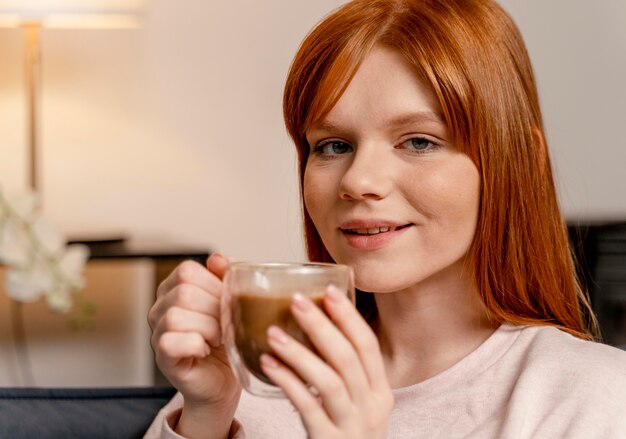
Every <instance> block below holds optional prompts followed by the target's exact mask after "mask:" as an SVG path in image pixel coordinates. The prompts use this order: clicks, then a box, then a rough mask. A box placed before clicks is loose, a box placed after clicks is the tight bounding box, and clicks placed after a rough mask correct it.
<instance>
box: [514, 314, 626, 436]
mask: <svg viewBox="0 0 626 439" xmlns="http://www.w3.org/2000/svg"><path fill="white" fill-rule="evenodd" d="M512 328H513V327H512ZM515 328H517V332H518V337H517V338H516V340H515V342H514V343H513V345H512V346H511V349H510V350H509V352H508V353H507V356H509V357H510V358H509V359H510V361H509V363H508V364H509V366H512V368H513V369H515V370H514V371H511V374H512V377H513V379H512V380H511V385H512V388H511V393H510V397H509V404H510V407H511V409H512V411H515V412H516V413H517V414H518V417H519V418H523V419H525V420H526V421H528V420H529V419H532V420H534V422H530V424H532V425H534V426H535V427H536V430H535V434H533V435H531V437H572V438H574V437H576V438H578V437H611V438H612V437H623V436H621V435H622V434H623V432H624V430H625V429H626V418H624V416H623V413H624V411H625V410H626V351H622V350H620V349H617V348H615V347H612V346H608V345H604V344H601V343H595V342H591V341H586V340H581V339H579V338H576V337H574V336H572V335H570V334H567V333H565V332H563V331H561V330H559V329H556V328H554V327H549V326H527V327H515ZM512 330H515V329H512ZM522 414H523V415H522Z"/></svg>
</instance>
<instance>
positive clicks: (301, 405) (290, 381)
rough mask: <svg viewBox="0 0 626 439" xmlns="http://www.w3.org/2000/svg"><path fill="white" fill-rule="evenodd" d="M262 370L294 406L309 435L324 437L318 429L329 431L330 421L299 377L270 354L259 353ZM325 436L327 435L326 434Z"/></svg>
mask: <svg viewBox="0 0 626 439" xmlns="http://www.w3.org/2000/svg"><path fill="white" fill-rule="evenodd" d="M261 368H262V369H263V372H264V373H265V374H266V375H267V376H268V378H270V379H271V380H272V382H273V383H274V384H276V385H277V386H278V387H280V388H281V389H282V390H283V392H285V395H286V396H287V398H289V400H290V401H291V403H292V404H293V406H294V407H295V408H296V410H297V411H298V413H300V417H301V419H302V423H303V424H304V427H305V429H306V430H307V432H308V433H309V436H317V437H324V436H325V435H321V434H317V433H318V432H319V431H320V430H325V431H329V430H330V429H331V428H332V423H331V421H330V420H329V418H328V415H327V414H326V412H325V411H324V408H323V407H322V405H321V404H320V403H319V401H318V399H317V398H316V397H315V395H313V394H312V393H311V391H310V390H309V389H308V388H307V387H306V385H305V384H304V383H303V382H302V380H300V378H299V377H298V376H297V375H296V374H295V373H294V372H293V371H291V370H290V369H289V368H288V367H285V366H284V365H282V364H280V363H279V362H278V361H277V360H276V359H275V358H273V357H272V356H271V355H267V354H263V355H261ZM326 437H327V435H326Z"/></svg>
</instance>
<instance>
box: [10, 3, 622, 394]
mask: <svg viewBox="0 0 626 439" xmlns="http://www.w3.org/2000/svg"><path fill="white" fill-rule="evenodd" d="M342 3H344V2H343V1H338V0H316V1H310V0H296V1H293V0H265V1H263V2H258V1H256V0H240V1H227V0H209V1H207V0H183V1H176V2H173V1H170V0H148V1H146V2H145V3H144V5H143V9H142V12H141V22H142V25H141V27H139V28H133V29H114V30H111V29H106V30H83V29H49V30H48V29H43V31H42V36H41V54H42V58H41V63H42V64H41V68H42V70H41V80H42V87H41V96H40V105H41V114H40V118H39V120H40V126H41V145H40V146H41V150H40V157H41V163H40V165H39V174H40V176H41V181H40V187H41V194H42V203H43V213H44V214H45V216H46V217H47V218H49V219H50V220H51V221H53V222H54V223H55V224H57V225H58V226H59V227H60V228H61V230H62V231H63V232H64V233H65V234H66V235H68V236H70V237H73V236H78V237H81V238H83V237H91V236H96V237H105V238H107V237H113V238H115V237H124V238H126V239H130V240H139V241H141V242H143V243H148V244H147V245H152V244H155V243H157V244H158V246H159V248H160V250H159V251H157V252H155V253H152V254H148V253H149V252H145V251H143V252H142V251H139V252H136V253H133V254H132V255H130V257H129V258H126V259H125V261H126V262H127V263H128V262H129V261H133V263H136V264H138V267H139V268H137V273H139V274H137V275H136V277H134V278H132V276H135V274H132V273H131V274H129V276H131V278H132V279H135V280H129V281H128V282H126V283H124V282H122V283H120V286H119V287H115V289H116V291H118V292H119V291H121V290H122V289H124V286H122V284H123V285H126V288H127V289H128V286H129V285H135V286H134V287H132V288H130V291H126V292H125V293H124V294H125V295H126V296H124V297H132V296H130V295H131V293H132V294H140V295H141V297H140V298H139V299H137V298H135V299H132V300H135V301H136V302H133V304H130V305H128V307H129V309H130V310H131V311H129V312H131V313H130V314H128V316H129V317H127V318H126V317H125V318H124V319H123V321H120V319H119V318H115V315H116V313H118V314H119V313H121V312H122V311H120V310H122V309H125V308H124V306H126V305H123V304H120V303H118V302H117V300H119V296H115V295H112V293H111V289H110V283H109V282H110V280H111V279H112V278H115V276H116V275H115V273H119V272H116V271H115V270H118V269H119V267H118V266H106V267H104V266H103V265H98V263H100V264H114V265H115V264H117V263H118V262H119V261H118V260H117V259H115V260H114V261H113V260H107V261H99V262H98V261H93V263H90V264H91V267H89V266H88V279H87V280H88V290H87V291H88V293H89V294H92V296H91V298H92V300H93V301H94V302H96V304H99V313H98V314H97V315H96V325H95V326H96V330H99V331H103V328H107V327H108V328H109V329H110V330H112V329H111V328H118V330H119V328H121V327H122V326H123V325H124V321H126V320H133V319H136V321H138V322H140V324H139V325H138V327H135V326H137V325H135V323H133V324H132V325H131V326H130V327H128V328H126V329H123V331H122V332H123V333H124V334H126V335H127V334H128V331H135V333H136V335H135V336H133V337H134V338H132V340H133V341H132V342H131V341H128V340H126V339H125V338H123V337H122V338H120V339H117V340H118V341H117V343H118V344H119V343H132V344H126V345H124V346H123V347H122V348H119V347H118V350H120V352H122V353H121V354H120V358H122V360H120V361H122V362H121V363H120V366H119V368H117V369H115V368H113V369H114V370H113V371H112V372H111V373H110V375H106V374H105V373H104V372H102V374H101V375H98V374H97V373H96V372H93V370H94V369H98V367H99V366H98V365H97V363H98V361H97V359H93V364H88V365H86V366H85V367H86V368H89V369H90V370H91V372H90V373H87V374H86V375H85V376H83V375H80V374H78V375H76V374H74V376H73V377H68V376H67V373H65V375H63V373H58V374H56V375H54V374H53V375H46V373H49V372H44V371H43V370H41V371H39V372H37V371H35V372H36V373H35V375H36V376H35V381H36V383H37V384H42V383H43V384H49V383H56V384H60V385H92V384H93V385H96V384H100V385H103V384H105V385H131V384H149V383H151V382H153V380H154V379H155V377H154V371H153V370H152V369H151V363H150V361H151V352H150V350H149V346H148V345H147V342H146V340H147V337H148V335H149V331H148V329H147V325H145V312H146V310H147V308H148V307H149V304H150V303H151V300H152V295H153V294H154V289H155V288H156V285H157V284H158V281H157V280H156V279H157V278H158V276H156V275H155V273H156V272H157V271H159V270H161V271H163V270H164V268H163V266H157V265H158V264H156V265H154V266H150V267H152V268H150V267H148V268H146V265H145V264H146V261H148V262H150V261H152V262H154V261H157V262H158V256H159V255H161V256H163V254H168V253H175V254H176V255H178V256H181V255H184V253H185V251H178V252H169V251H168V246H172V247H176V248H181V247H184V248H187V249H189V251H188V253H190V254H192V255H196V256H202V254H203V252H207V253H208V252H210V251H216V250H219V251H221V252H224V253H227V254H230V255H233V256H235V257H237V258H238V259H248V260H262V259H274V260H301V259H304V257H305V254H304V250H303V242H302V239H301V236H300V234H301V228H300V206H299V200H298V195H299V194H298V186H297V177H296V156H295V152H294V148H293V146H292V145H291V142H290V141H289V139H288V136H287V134H286V131H285V128H284V125H283V121H282V102H281V99H282V87H283V84H284V80H285V77H286V74H287V71H288V68H289V65H290V62H291V59H292V56H293V55H294V53H295V51H296V50H297V47H298V45H299V43H300V41H301V40H302V38H303V37H304V36H305V35H306V33H307V32H308V30H309V29H310V28H311V27H312V26H313V25H314V24H315V23H316V22H317V21H318V20H319V19H320V18H321V17H322V16H324V15H325V14H326V13H327V12H329V11H330V10H331V9H333V8H335V7H336V6H338V5H340V4H342ZM500 3H501V4H502V5H503V6H504V8H505V9H507V10H508V11H509V13H510V14H511V15H512V16H513V18H514V20H515V21H516V22H517V24H518V26H519V27H520V29H521V32H522V34H523V36H524V38H525V40H526V43H527V46H528V50H529V52H530V55H531V58H532V60H533V63H534V68H535V71H536V75H537V80H538V85H539V92H540V96H541V102H542V105H543V111H544V118H545V123H546V130H547V138H548V144H549V148H550V152H551V154H552V160H553V165H554V168H555V174H556V178H557V184H558V189H559V195H560V199H561V203H562V207H563V210H564V212H565V215H566V217H567V219H568V221H569V222H570V223H572V224H577V223H581V224H587V223H604V222H615V221H626V195H624V193H625V191H624V188H625V187H626V172H624V167H625V165H626V141H625V140H624V136H623V134H622V130H623V127H624V126H626V111H625V110H624V102H626V85H625V84H624V78H626V2H624V1H622V0H603V1H602V2H594V3H593V5H591V4H590V3H589V2H588V1H586V0H551V1H549V2H545V1H542V0H526V1H524V2H520V1H517V0H502V1H501V2H500ZM23 52H24V50H23V43H22V34H21V31H20V29H0V63H1V66H2V68H1V69H0V188H2V190H3V191H4V192H5V193H8V194H11V193H20V192H22V191H24V190H26V189H27V188H28V185H29V184H28V179H27V169H28V160H29V157H28V154H27V148H26V146H25V132H26V125H27V120H26V117H25V114H26V108H25V100H24V64H23V56H24V53H23ZM537 214H541V212H537ZM128 256H129V255H126V257H128ZM170 262H171V261H170ZM103 267H104V268H103ZM125 267H126V268H125V269H127V268H128V264H126V265H125ZM165 268H167V269H169V266H166V267H165ZM109 269H111V270H113V271H111V272H110V273H113V274H107V273H109V272H108V271H106V270H109ZM89 270H92V271H93V270H95V272H97V273H95V272H94V273H95V274H94V273H92V274H89V273H91V272H90V271H89ZM102 270H104V272H103V271H102ZM146 270H148V272H149V274H147V275H146V274H145V272H146ZM125 273H126V272H125ZM161 275H162V274H161ZM90 276H92V278H91V282H90ZM123 276H126V274H123ZM141 276H148V277H149V278H150V281H149V282H144V281H142V280H141V279H143V278H142V277H141ZM137 279H139V280H137ZM118 280H119V278H118ZM133 282H135V283H133ZM89 288H91V289H92V290H89ZM107 288H108V289H107ZM138 290H141V291H140V292H138ZM90 291H91V292H92V293H90ZM96 291H98V292H99V293H97V294H100V296H102V297H104V298H107V299H106V300H113V302H114V304H110V303H109V302H106V300H105V299H104V298H100V299H98V298H96V296H95V295H94V294H96V293H95V292H96ZM89 294H87V295H88V296H89ZM1 296H4V295H1ZM100 296H98V297H100ZM3 299H4V298H3ZM100 301H102V302H100ZM107 303H109V304H108V305H107ZM29 306H30V308H29V310H27V315H26V320H27V326H28V325H31V326H28V328H30V329H28V331H30V334H31V335H32V337H36V335H35V334H40V333H41V330H37V329H36V328H37V325H43V323H42V321H43V320H45V318H48V317H44V316H47V315H48V314H50V313H49V311H47V310H44V309H43V308H42V309H39V310H37V309H36V307H37V306H39V305H29ZM40 308H41V306H40ZM30 309H32V311H31V310H30ZM106 310H109V311H106ZM3 312H4V311H3ZM108 312H110V313H111V314H107V313H108ZM28 313H32V315H31V316H30V317H29V314H28ZM119 315H121V314H119ZM118 317H119V316H118ZM50 318H54V319H56V320H55V322H54V323H50V325H52V326H51V327H54V328H57V329H56V330H58V331H60V332H62V335H59V337H58V338H56V339H55V340H56V341H55V343H61V344H59V345H58V346H63V347H62V348H58V347H57V348H56V352H57V353H58V352H59V351H62V352H69V350H70V349H71V347H67V346H65V345H64V344H63V343H65V342H66V340H67V338H68V337H69V338H72V337H74V338H75V339H76V340H75V343H76V346H75V349H76V350H77V351H78V352H81V350H82V352H84V347H81V346H83V345H82V344H81V343H83V344H84V343H92V344H94V343H95V342H93V340H94V337H95V335H85V333H84V332H83V333H81V334H78V335H77V334H76V333H73V332H63V331H64V330H63V329H61V328H62V327H64V326H63V325H62V324H61V323H59V322H61V320H59V319H61V318H60V317H50ZM29 319H30V320H29ZM5 320H6V319H5ZM107 325H108V326H107ZM98 328H99V329H98ZM96 330H94V331H96ZM0 331H4V333H5V334H8V333H9V332H10V328H9V327H8V326H6V327H2V326H0ZM28 331H27V332H28ZM104 332H106V330H105V331H104ZM1 335H2V332H0V336H1ZM126 335H124V337H126ZM102 336H103V337H105V338H106V337H107V335H106V334H105V335H102ZM7 337H8V336H7ZM32 337H31V339H32ZM47 337H50V334H48V335H47ZM120 337H121V336H120ZM7 340H8V338H7ZM120 340H121V341H120ZM6 343H9V342H8V341H6ZM32 343H35V344H36V342H35V341H33V342H32ZM113 344H114V343H113ZM39 345H40V346H43V347H46V346H47V348H45V349H44V350H45V352H44V353H37V352H34V351H32V352H31V357H33V358H35V360H33V361H34V363H41V362H44V361H48V362H49V356H50V355H54V354H53V353H51V352H50V346H51V344H50V341H49V340H48V339H46V340H44V341H41V342H40V343H39ZM32 346H33V345H31V348H29V349H34V348H32ZM94 346H97V345H96V344H94ZM7 349H8V348H7ZM42 349H43V348H42ZM94 349H96V348H94ZM111 349H113V348H111ZM53 352H54V350H53ZM138 352H141V358H142V360H141V361H139V362H138V361H136V358H137V355H138V354H137V353H138ZM80 356H81V355H78V354H77V356H76V358H78V357H80ZM83 356H84V355H83ZM31 360H32V358H31ZM7 361H8V360H7ZM58 361H59V363H58V364H59V368H60V369H63V368H66V363H63V362H62V360H61V359H59V360H58ZM74 361H78V360H74ZM133 361H134V363H140V364H142V366H141V367H142V368H143V369H142V371H140V372H137V373H135V372H133V373H132V374H130V375H128V376H126V377H124V375H123V373H124V372H123V370H124V369H126V370H127V369H129V368H127V367H125V366H124V365H125V364H127V363H124V362H128V363H131V362H133ZM10 367H14V368H15V367H19V366H15V365H13V366H6V368H10ZM36 367H37V366H35V368H36ZM100 368H101V366H100ZM0 369H1V367H0ZM7 370H8V369H7ZM14 375H16V374H14ZM105 375H106V376H105ZM78 376H80V379H78V378H77V377H78ZM0 378H1V377H0ZM11 380H13V381H11ZM16 380H17V381H19V379H18V378H15V377H14V378H11V377H7V378H6V379H5V382H6V383H9V384H11V383H15V382H16ZM1 381H2V380H1V379H0V384H1Z"/></svg>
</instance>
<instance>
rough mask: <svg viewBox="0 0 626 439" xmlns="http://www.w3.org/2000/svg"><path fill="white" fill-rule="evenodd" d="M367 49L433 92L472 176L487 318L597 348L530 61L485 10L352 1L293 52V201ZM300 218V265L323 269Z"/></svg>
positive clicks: (472, 259) (513, 30)
mask: <svg viewBox="0 0 626 439" xmlns="http://www.w3.org/2000/svg"><path fill="white" fill-rule="evenodd" d="M376 45H380V46H385V47H388V48H391V49H393V50H396V51H398V52H399V53H400V54H402V55H403V56H404V58H405V59H406V60H407V62H408V63H410V64H411V65H412V66H413V67H414V68H415V73H416V75H420V76H421V77H422V78H423V79H425V80H426V81H427V82H428V83H429V84H430V86H431V87H432V89H433V91H434V93H435V95H436V96H437V98H438V100H439V103H440V105H441V107H442V109H443V115H444V118H445V121H446V123H447V125H448V127H449V129H450V131H451V133H452V136H453V138H454V141H455V144H456V146H457V147H458V148H459V149H460V150H461V151H463V152H464V153H465V154H467V155H468V156H469V157H470V158H471V159H472V160H473V161H474V163H475V165H476V167H477V168H478V170H479V173H480V175H481V201H480V207H479V215H478V224H477V229H476V234H475V236H474V241H473V243H472V246H471V248H470V251H469V254H468V260H467V261H468V264H470V265H469V266H470V267H472V268H471V271H472V272H473V276H474V280H475V282H476V284H477V287H478V291H479V294H480V297H481V300H482V302H483V303H484V305H485V308H486V309H487V311H488V313H489V316H490V318H491V319H492V320H493V321H494V322H510V323H513V324H534V325H537V324H540V325H553V326H556V327H559V328H561V329H563V330H565V331H567V332H569V333H571V334H574V335H576V336H578V337H580V338H585V339H594V338H596V337H597V335H598V332H597V324H596V321H595V318H594V316H593V313H592V312H591V308H590V306H589V301H588V299H587V296H586V294H585V293H584V292H583V290H582V289H581V287H580V284H579V282H578V280H577V278H576V274H575V269H574V263H573V258H572V253H571V251H570V245H569V240H568V236H567V228H566V226H565V222H564V220H563V218H562V215H561V213H560V209H559V206H558V201H557V195H556V189H555V185H554V181H553V177H552V171H551V166H550V160H549V157H548V153H547V145H546V141H545V137H544V134H543V133H544V129H543V122H542V116H541V111H540V108H539V99H538V94H537V87H536V84H535V79H534V75H533V72H532V67H531V64H530V60H529V57H528V54H527V51H526V48H525V45H524V42H523V40H522V38H521V35H520V33H519V31H518V30H517V27H516V26H515V24H514V23H513V21H512V20H511V18H510V17H509V16H508V15H507V14H506V12H504V11H503V10H502V8H500V7H499V6H498V5H497V4H496V3H494V2H493V1H490V0H472V1H468V0H355V1H352V2H350V3H347V4H346V5H344V6H342V7H340V8H339V9H337V10H335V11H334V12H333V13H331V14H330V15H329V16H327V17H326V18H325V19H324V20H323V21H321V22H320V23H319V24H318V25H317V26H316V27H315V28H314V29H313V30H312V31H311V33H310V34H309V35H308V36H307V37H306V38H305V40H304V41H303V43H302V45H301V46H300V49H299V50H298V53H297V54H296V56H295V58H294V61H293V64H292V66H291V69H290V72H289V75H288V78H287V82H286V86H285V92H284V102H283V111H284V117H285V123H286V126H287V130H288V131H289V134H290V136H291V137H292V139H293V141H294V142H295V145H296V148H297V151H298V158H299V171H300V189H301V192H302V185H303V177H304V170H305V168H306V164H307V159H308V154H309V145H308V143H307V141H306V137H305V133H306V131H307V129H308V128H310V127H311V126H312V125H314V124H316V123H318V122H320V121H321V120H322V119H323V118H324V117H325V116H326V114H328V112H329V111H330V109H331V108H332V107H333V106H334V105H335V103H336V102H337V101H338V99H339V98H340V97H341V95H342V93H343V92H344V91H345V89H346V87H347V86H348V84H349V82H350V80H351V78H352V77H353V75H354V74H355V72H356V70H357V69H358V67H359V65H360V63H361V62H362V60H363V59H364V57H365V56H366V55H367V54H368V53H369V51H370V50H371V49H372V48H373V47H374V46H376ZM303 215H304V230H305V237H306V245H307V252H308V256H309V258H310V259H311V260H313V261H323V262H329V261H332V260H333V259H332V257H331V255H330V254H329V253H328V251H327V250H326V248H325V247H324V245H323V243H322V240H321V238H320V236H319V235H318V233H317V230H316V229H315V227H314V225H313V222H312V221H311V218H310V217H309V215H308V213H307V212H306V208H304V204H303ZM363 294H364V293H363ZM366 302H367V301H366ZM367 303H368V305H366V307H368V306H369V307H372V306H374V305H373V302H371V300H370V301H369V302H367ZM362 312H363V311H362ZM365 312H366V311H365Z"/></svg>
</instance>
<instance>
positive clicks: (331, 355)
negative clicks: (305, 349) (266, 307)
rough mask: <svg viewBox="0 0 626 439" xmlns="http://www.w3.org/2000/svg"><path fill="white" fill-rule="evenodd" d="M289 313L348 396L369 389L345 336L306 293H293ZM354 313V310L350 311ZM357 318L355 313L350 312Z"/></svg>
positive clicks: (357, 395)
mask: <svg viewBox="0 0 626 439" xmlns="http://www.w3.org/2000/svg"><path fill="white" fill-rule="evenodd" d="M291 310H292V313H293V315H294V317H295V318H296V321H297V322H298V325H299V326H300V327H301V328H302V330H303V331H304V332H305V333H306V334H307V335H308V336H309V338H310V339H311V342H312V343H313V345H314V346H315V347H316V348H317V350H318V351H319V352H320V354H321V356H322V358H324V359H325V360H326V361H327V362H328V363H329V364H330V365H331V366H332V367H333V369H334V370H335V371H337V373H339V375H340V376H341V377H342V378H343V381H344V382H345V384H346V387H347V389H348V392H349V393H350V395H351V397H352V400H354V401H360V400H362V398H365V397H367V395H368V394H369V392H370V382H369V379H368V377H367V375H366V373H365V371H364V369H363V364H362V362H361V358H360V356H359V355H358V353H357V352H356V351H355V348H354V347H353V346H352V344H351V343H350V341H349V339H347V338H346V336H345V335H344V334H342V333H341V331H340V330H339V328H338V327H337V326H335V325H334V324H333V323H332V322H331V321H330V320H329V319H328V317H327V316H326V315H325V314H324V313H323V312H322V310H320V309H319V308H318V307H317V306H315V305H314V304H313V302H312V301H311V300H310V299H309V298H308V297H306V296H304V295H302V294H299V293H296V294H294V297H293V301H292V306H291ZM352 312H353V313H355V314H356V311H355V310H354V311H352ZM354 317H355V318H360V317H359V316H354Z"/></svg>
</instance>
